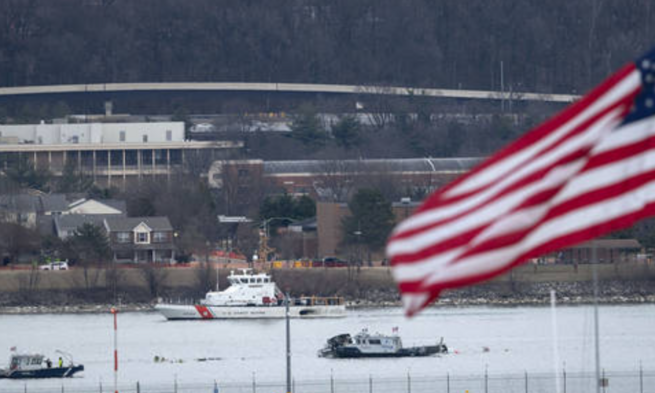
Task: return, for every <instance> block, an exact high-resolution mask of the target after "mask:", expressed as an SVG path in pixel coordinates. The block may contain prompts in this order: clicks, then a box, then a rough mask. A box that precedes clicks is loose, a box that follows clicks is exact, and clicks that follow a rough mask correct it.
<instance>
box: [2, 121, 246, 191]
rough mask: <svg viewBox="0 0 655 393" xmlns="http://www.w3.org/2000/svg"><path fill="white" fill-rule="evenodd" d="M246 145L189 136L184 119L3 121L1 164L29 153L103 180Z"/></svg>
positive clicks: (41, 165) (161, 172)
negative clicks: (107, 121) (39, 122)
mask: <svg viewBox="0 0 655 393" xmlns="http://www.w3.org/2000/svg"><path fill="white" fill-rule="evenodd" d="M242 146H243V144H242V142H234V141H211V142H204V141H203V142H201V141H185V140H184V123H183V122H157V123H83V124H26V125H0V170H2V169H6V168H8V167H10V166H12V165H16V163H17V162H20V160H24V159H25V158H27V159H28V160H29V162H30V163H31V164H32V165H34V168H35V169H44V170H48V171H49V172H50V173H51V174H52V175H54V176H59V175H61V174H62V173H63V170H64V168H65V167H66V166H67V165H73V167H74V168H75V169H76V170H77V171H78V172H79V173H84V174H86V175H88V176H92V178H93V180H94V181H95V182H96V183H97V184H98V185H100V186H107V187H112V186H113V187H122V188H125V187H127V186H128V184H129V183H130V182H131V181H132V180H137V181H140V180H141V179H142V178H143V177H146V176H147V177H153V176H164V177H167V178H168V177H170V175H171V174H172V173H173V171H175V170H176V169H177V168H180V167H181V166H183V165H184V164H185V163H186V162H187V160H188V158H189V157H190V156H191V155H194V156H198V155H206V156H207V159H209V160H211V161H214V160H217V159H218V160H220V159H225V158H228V157H229V155H230V152H232V151H235V150H236V149H238V148H241V147H242Z"/></svg>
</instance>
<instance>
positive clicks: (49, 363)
mask: <svg viewBox="0 0 655 393" xmlns="http://www.w3.org/2000/svg"><path fill="white" fill-rule="evenodd" d="M45 364H46V366H48V368H52V360H50V359H46V360H45Z"/></svg>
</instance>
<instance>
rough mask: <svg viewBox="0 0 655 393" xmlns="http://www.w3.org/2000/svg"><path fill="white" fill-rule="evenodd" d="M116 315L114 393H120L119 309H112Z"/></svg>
mask: <svg viewBox="0 0 655 393" xmlns="http://www.w3.org/2000/svg"><path fill="white" fill-rule="evenodd" d="M111 313H112V314H113V315H114V393H118V309H116V308H114V307H112V308H111Z"/></svg>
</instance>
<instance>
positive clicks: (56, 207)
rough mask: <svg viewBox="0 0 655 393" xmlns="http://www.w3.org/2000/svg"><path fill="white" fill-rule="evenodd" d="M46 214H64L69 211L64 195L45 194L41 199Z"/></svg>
mask: <svg viewBox="0 0 655 393" xmlns="http://www.w3.org/2000/svg"><path fill="white" fill-rule="evenodd" d="M39 199H40V201H41V208H42V209H43V211H44V212H63V211H65V210H66V209H68V201H67V200H66V195H64V194H44V195H41V196H40V197H39Z"/></svg>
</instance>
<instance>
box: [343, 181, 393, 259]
mask: <svg viewBox="0 0 655 393" xmlns="http://www.w3.org/2000/svg"><path fill="white" fill-rule="evenodd" d="M348 207H349V208H350V212H351V215H350V216H348V217H346V218H345V219H344V220H343V222H342V229H343V242H344V243H345V244H351V245H352V244H364V245H366V247H367V248H368V249H369V250H370V251H375V250H379V249H381V248H382V247H383V246H384V245H385V244H386V241H387V237H388V236H389V233H391V230H392V229H393V225H394V215H393V211H392V210H391V203H389V202H387V201H386V200H385V199H384V197H383V196H382V193H381V192H380V191H378V190H375V189H367V188H364V189H360V190H358V191H357V192H356V193H355V195H353V197H352V199H351V200H350V202H349V203H348Z"/></svg>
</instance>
